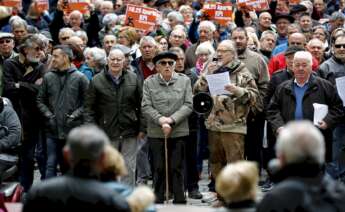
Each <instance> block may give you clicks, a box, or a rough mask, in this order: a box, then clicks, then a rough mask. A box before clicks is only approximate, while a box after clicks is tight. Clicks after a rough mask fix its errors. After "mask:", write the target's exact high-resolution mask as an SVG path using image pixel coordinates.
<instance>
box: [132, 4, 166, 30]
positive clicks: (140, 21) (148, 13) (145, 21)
mask: <svg viewBox="0 0 345 212" xmlns="http://www.w3.org/2000/svg"><path fill="white" fill-rule="evenodd" d="M160 16H161V13H160V12H159V11H158V10H156V9H153V8H148V7H142V6H137V5H131V4H129V5H127V9H126V19H125V25H127V26H131V27H135V28H137V29H142V30H145V31H153V30H154V28H155V25H156V24H157V20H158V19H159V18H160Z"/></svg>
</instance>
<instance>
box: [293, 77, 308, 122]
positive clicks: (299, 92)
mask: <svg viewBox="0 0 345 212" xmlns="http://www.w3.org/2000/svg"><path fill="white" fill-rule="evenodd" d="M293 85H294V87H293V88H294V89H293V90H294V93H295V97H296V108H295V120H302V119H303V97H304V94H305V91H306V90H307V89H308V82H307V83H305V84H304V85H302V86H301V85H298V84H297V83H296V82H294V84H293Z"/></svg>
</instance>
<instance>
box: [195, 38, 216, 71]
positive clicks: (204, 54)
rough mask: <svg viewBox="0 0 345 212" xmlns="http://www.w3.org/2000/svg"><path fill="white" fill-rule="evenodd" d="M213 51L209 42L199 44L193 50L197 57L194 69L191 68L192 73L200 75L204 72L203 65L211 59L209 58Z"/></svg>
mask: <svg viewBox="0 0 345 212" xmlns="http://www.w3.org/2000/svg"><path fill="white" fill-rule="evenodd" d="M214 53H215V50H214V48H213V46H212V44H211V42H209V41H205V42H203V43H201V44H200V45H199V46H198V47H197V48H196V50H195V55H196V57H197V60H196V64H195V68H193V71H194V72H195V73H196V74H197V75H200V73H202V72H203V70H204V65H205V64H206V62H207V61H208V60H210V59H211V57H212V56H213V55H214Z"/></svg>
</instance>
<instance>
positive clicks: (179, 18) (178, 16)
mask: <svg viewBox="0 0 345 212" xmlns="http://www.w3.org/2000/svg"><path fill="white" fill-rule="evenodd" d="M167 18H168V19H170V18H173V19H176V20H177V21H178V22H180V23H183V21H184V18H183V15H182V14H181V13H180V12H177V11H171V12H170V13H168V15H167Z"/></svg>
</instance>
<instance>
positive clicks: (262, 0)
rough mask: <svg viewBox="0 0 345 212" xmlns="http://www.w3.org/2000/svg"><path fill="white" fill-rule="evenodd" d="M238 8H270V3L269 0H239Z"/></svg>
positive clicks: (256, 9)
mask: <svg viewBox="0 0 345 212" xmlns="http://www.w3.org/2000/svg"><path fill="white" fill-rule="evenodd" d="M237 7H238V8H240V9H241V8H245V9H249V10H255V11H263V10H268V9H269V5H268V1H267V0H237Z"/></svg>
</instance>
